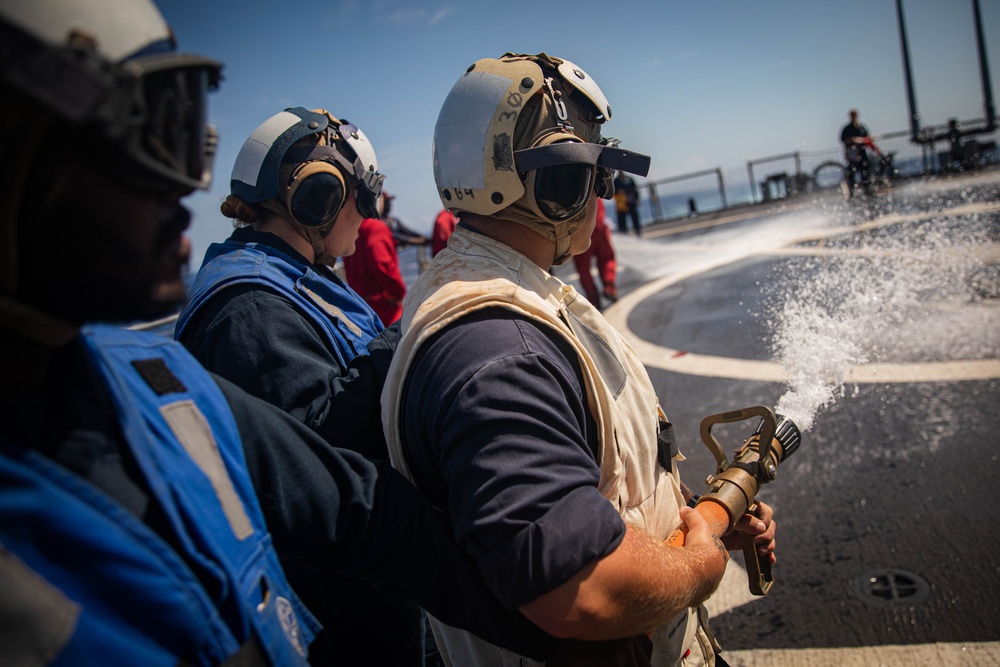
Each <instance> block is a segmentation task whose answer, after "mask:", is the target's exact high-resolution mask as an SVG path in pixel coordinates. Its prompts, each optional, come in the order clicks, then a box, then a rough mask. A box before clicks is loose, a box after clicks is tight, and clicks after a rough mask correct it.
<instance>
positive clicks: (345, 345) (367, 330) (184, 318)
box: [174, 239, 383, 368]
mask: <svg viewBox="0 0 1000 667" xmlns="http://www.w3.org/2000/svg"><path fill="white" fill-rule="evenodd" d="M241 283H243V284H245V283H252V284H256V285H260V286H263V287H268V288H270V289H272V290H274V291H276V292H278V293H279V294H281V295H282V296H284V297H285V298H287V299H288V300H289V301H291V302H292V303H293V304H295V306H296V307H298V308H299V310H301V312H302V313H303V315H304V316H306V317H308V318H309V319H310V320H311V321H312V322H314V323H315V324H316V325H317V326H318V327H319V328H320V329H321V330H322V331H323V332H324V333H325V334H326V335H327V337H328V339H329V343H330V349H331V351H332V352H333V354H334V355H335V356H336V357H337V360H338V362H339V363H340V365H341V367H342V368H346V367H347V364H348V363H349V362H350V361H351V359H353V358H354V357H356V356H357V355H359V354H367V347H366V346H367V345H368V342H369V341H371V339H372V338H374V337H375V336H377V335H378V334H379V332H380V331H382V328H383V327H382V323H381V320H379V318H378V315H376V314H375V311H373V310H372V309H371V307H370V306H369V305H368V304H367V303H365V301H364V300H363V299H362V298H361V297H360V296H358V295H357V294H356V293H355V292H354V291H353V290H352V289H350V288H349V287H347V286H346V285H341V284H338V283H336V282H334V281H333V280H331V279H329V278H327V277H325V276H323V275H320V274H319V273H318V272H317V271H316V270H315V269H313V268H312V267H311V266H309V265H307V264H303V263H302V262H300V261H298V260H296V259H294V258H292V257H289V256H288V255H287V254H285V253H283V252H282V251H280V250H278V249H276V248H273V247H271V246H269V245H267V244H263V243H252V242H251V243H243V242H240V241H235V240H233V239H228V240H227V241H225V242H224V243H213V244H212V245H211V246H209V248H208V252H207V253H206V254H205V261H204V263H203V264H202V266H201V269H200V270H199V271H198V276H197V278H196V279H195V282H194V285H192V287H191V298H190V301H189V302H188V305H187V307H185V309H184V311H183V312H182V313H181V315H180V317H179V318H178V320H177V326H176V328H175V333H174V337H175V338H178V339H180V337H181V335H182V334H183V332H184V329H185V328H186V327H187V326H188V325H189V324H190V323H191V322H192V321H193V320H194V319H195V318H194V316H195V314H196V313H197V312H198V310H199V308H201V307H202V306H203V305H204V304H205V303H207V302H208V300H209V299H210V298H212V297H213V296H214V295H215V294H216V293H218V292H219V291H220V290H222V289H224V288H226V287H229V286H231V285H237V284H241Z"/></svg>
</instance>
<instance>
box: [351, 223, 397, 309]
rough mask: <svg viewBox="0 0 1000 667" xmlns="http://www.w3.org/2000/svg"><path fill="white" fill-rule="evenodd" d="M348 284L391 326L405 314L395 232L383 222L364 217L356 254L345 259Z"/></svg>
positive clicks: (359, 231) (356, 245)
mask: <svg viewBox="0 0 1000 667" xmlns="http://www.w3.org/2000/svg"><path fill="white" fill-rule="evenodd" d="M343 261H344V276H345V277H346V278H347V284H348V285H350V286H351V288H352V289H353V290H354V291H355V292H357V293H358V294H359V295H360V296H361V298H362V299H364V300H365V302H366V303H367V304H368V305H369V306H371V307H372V310H374V311H375V312H376V313H377V314H378V316H379V319H380V320H382V324H384V325H385V326H389V325H390V324H392V323H393V322H395V321H396V320H398V319H399V316H400V315H402V314H403V297H404V296H406V283H405V282H404V281H403V276H402V274H400V272H399V253H397V252H396V242H395V240H394V239H393V236H392V230H390V229H389V226H388V225H387V224H385V222H383V221H382V220H379V219H377V218H365V220H364V221H363V222H362V223H361V227H360V228H359V229H358V240H357V242H356V243H355V250H354V254H353V255H350V256H348V257H344V258H343Z"/></svg>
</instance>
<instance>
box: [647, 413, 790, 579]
mask: <svg viewBox="0 0 1000 667" xmlns="http://www.w3.org/2000/svg"><path fill="white" fill-rule="evenodd" d="M753 417H760V419H761V421H760V424H758V426H757V429H756V430H755V431H754V433H753V435H751V436H750V438H748V439H747V440H746V442H744V443H743V445H742V446H741V447H740V448H739V449H737V450H736V452H735V454H734V455H733V462H732V463H730V462H729V461H728V460H727V459H726V453H725V450H724V449H723V447H722V445H721V444H719V441H718V440H716V439H715V436H714V435H712V427H713V426H716V425H717V424H724V423H732V422H740V421H744V420H747V419H751V418H753ZM701 439H702V440H703V441H704V442H705V446H706V447H708V450H709V451H710V452H712V455H713V456H714V457H715V461H716V464H717V468H716V472H715V474H714V475H709V477H708V479H706V480H705V483H706V484H707V485H708V487H709V490H708V491H707V492H706V493H704V494H703V495H702V496H701V497H700V498H699V499H698V504H697V505H695V510H697V512H698V513H699V514H701V516H702V517H703V518H704V519H705V520H706V521H708V523H709V525H710V526H711V528H712V532H714V533H715V534H716V535H725V534H726V533H728V532H729V531H731V530H732V529H733V526H735V525H736V522H737V521H739V520H740V518H741V517H742V516H743V515H744V514H746V513H747V512H751V513H752V512H753V511H754V510H756V508H757V492H758V491H759V490H760V487H761V486H763V485H764V484H767V483H768V482H771V481H773V480H774V478H775V477H776V476H777V474H778V466H779V465H780V464H781V463H782V461H784V460H785V459H787V458H788V457H789V456H791V455H792V454H794V453H795V451H796V450H798V448H799V445H800V444H801V443H802V435H801V433H800V432H799V428H798V427H797V426H796V425H795V423H794V422H793V421H792V420H791V419H788V418H787V417H784V416H782V415H777V416H776V415H775V414H774V412H773V411H772V410H771V409H770V408H767V407H764V406H762V405H759V406H754V407H750V408H744V409H743V410H733V411H731V412H724V413H722V414H717V415H712V416H710V417H706V418H705V419H704V420H702V422H701ZM686 533H687V530H686V528H678V529H677V530H675V531H674V533H673V534H672V535H671V536H670V537H669V538H668V539H667V544H668V545H670V546H678V547H679V546H682V545H683V544H684V538H685V535H686ZM741 540H742V546H743V556H744V558H745V559H746V565H747V575H748V576H749V584H750V592H751V593H753V594H754V595H767V593H768V591H770V590H771V586H772V585H773V584H774V577H773V576H772V575H771V561H770V560H769V559H766V558H765V559H764V560H761V559H760V558H759V556H758V555H757V549H756V547H755V546H754V538H753V536H752V535H749V534H743V535H742V536H741Z"/></svg>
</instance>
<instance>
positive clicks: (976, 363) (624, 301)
mask: <svg viewBox="0 0 1000 667" xmlns="http://www.w3.org/2000/svg"><path fill="white" fill-rule="evenodd" d="M995 211H1000V203H997V202H980V203H971V204H963V205H961V206H955V207H953V208H950V209H946V210H942V211H933V212H922V213H916V214H912V215H899V214H893V215H888V216H883V217H881V218H877V219H875V220H871V221H868V222H866V223H863V224H860V225H851V226H850V227H847V228H834V229H830V230H826V231H824V232H821V233H818V234H816V233H814V234H811V235H809V236H807V237H801V238H797V239H794V240H792V241H790V242H788V243H787V244H785V245H784V246H783V247H781V248H778V249H775V250H767V251H764V252H760V251H756V250H751V251H748V252H747V253H746V254H744V255H741V256H737V257H731V256H730V257H726V258H725V259H723V260H719V261H716V262H711V261H709V262H706V263H705V264H703V265H701V266H699V267H697V268H694V269H690V270H687V271H682V272H678V273H675V274H671V275H668V276H664V277H663V278H659V279H657V280H653V281H651V282H649V283H646V284H645V285H643V286H642V287H639V288H638V289H636V290H633V291H632V292H630V293H629V294H627V295H626V296H624V297H622V298H621V299H620V300H619V301H618V302H617V303H616V304H614V305H612V306H611V307H610V308H608V309H607V310H606V311H605V313H604V315H605V317H606V318H607V319H608V321H609V322H611V324H612V325H613V326H614V327H615V328H616V329H618V331H620V332H621V333H622V335H623V336H625V338H626V339H627V340H628V342H629V343H630V344H631V345H632V347H633V348H634V349H635V351H636V354H638V355H639V359H640V360H641V361H642V363H643V364H644V365H645V366H647V367H649V368H656V369H660V370H665V371H670V372H674V373H684V374H687V375H698V376H703V377H718V378H731V379H736V380H758V381H765V382H781V383H784V382H787V381H788V375H787V373H786V372H785V370H784V369H783V368H782V367H781V365H780V364H777V363H775V362H773V361H758V360H751V359H739V358H735V357H723V356H716V355H707V354H696V353H692V352H687V351H684V350H677V349H673V348H670V347H666V346H662V345H657V344H655V343H651V342H649V341H647V340H645V339H643V338H642V337H640V336H639V335H637V334H636V333H635V332H634V331H632V330H631V329H630V328H629V326H628V317H629V314H631V312H632V310H633V309H634V308H635V307H636V306H638V305H639V304H641V303H642V302H643V301H645V300H646V299H648V298H649V297H651V296H653V295H654V294H657V293H659V292H660V291H662V290H663V289H665V288H667V287H669V286H670V285H673V284H675V283H678V282H681V281H682V280H686V279H687V278H690V277H692V276H695V275H698V274H701V273H705V272H707V271H711V270H712V269H715V268H718V267H720V266H725V265H727V264H731V263H734V262H737V261H740V260H743V259H746V258H747V257H751V256H754V255H759V254H778V253H780V254H783V255H788V254H795V253H796V252H797V251H798V252H801V254H821V253H836V252H844V253H850V252H857V251H851V250H837V249H831V248H825V249H824V248H816V247H804V248H801V249H798V248H796V247H794V246H795V245H796V244H800V243H805V242H808V241H816V240H821V239H824V238H829V237H832V236H840V235H843V234H845V233H851V232H856V231H861V230H868V229H874V228H876V227H880V226H885V225H891V224H898V223H900V222H907V221H913V220H924V219H929V218H936V217H955V216H960V215H979V214H983V213H992V212H995ZM974 252H975V253H976V254H977V255H980V256H982V257H984V258H989V259H993V258H995V257H997V256H998V255H1000V251H998V250H997V246H996V244H993V245H991V246H989V247H985V248H978V249H976V250H975V251H974ZM993 378H1000V359H976V360H962V361H931V362H915V363H898V364H893V363H872V364H859V365H857V366H854V367H852V368H851V370H850V371H849V372H848V374H847V376H846V377H845V378H844V379H843V381H844V382H846V383H851V384H879V383H893V382H953V381H962V380H988V379H993Z"/></svg>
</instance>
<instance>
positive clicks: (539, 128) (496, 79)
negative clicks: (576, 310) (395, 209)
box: [434, 53, 649, 264]
mask: <svg viewBox="0 0 1000 667" xmlns="http://www.w3.org/2000/svg"><path fill="white" fill-rule="evenodd" d="M610 118H611V106H610V105H609V104H608V100H607V98H606V97H605V96H604V93H603V92H601V89H600V88H599V87H598V85H597V83H596V82H595V81H594V80H593V79H592V78H591V77H590V76H588V75H587V73H586V72H584V71H583V70H582V69H580V68H579V67H577V66H576V65H574V64H573V63H571V62H570V61H568V60H564V59H562V58H556V57H553V56H549V55H547V54H545V53H539V54H537V55H528V54H514V53H506V54H504V55H503V56H501V57H500V58H499V59H496V58H483V59H481V60H477V61H476V62H475V63H474V64H473V65H472V66H471V67H469V69H468V70H466V72H465V74H463V75H462V77H461V78H459V80H458V82H456V83H455V85H454V86H453V87H452V89H451V92H450V93H449V95H448V97H447V99H445V102H444V105H443V106H442V108H441V113H440V114H439V116H438V120H437V126H436V127H435V130H434V182H435V183H436V184H437V187H438V195H439V196H440V197H441V201H442V203H444V206H445V208H448V209H451V210H453V211H459V212H461V211H468V212H471V213H476V214H479V215H484V216H491V217H494V218H499V219H502V220H509V221H511V222H516V223H518V224H521V225H525V226H526V227H529V228H531V229H533V230H534V231H536V232H538V233H539V234H541V235H542V236H544V237H545V238H547V239H550V240H552V241H555V243H556V250H555V256H554V257H553V262H552V263H553V264H562V263H563V262H565V261H566V260H567V259H569V257H570V254H569V245H570V236H571V235H572V234H573V232H575V231H576V230H577V229H579V228H580V226H581V225H583V224H584V222H585V221H586V208H587V200H588V198H589V196H590V192H591V189H595V190H596V191H597V194H598V196H600V197H601V198H602V199H610V198H611V197H612V196H613V195H614V186H613V184H612V183H613V175H614V172H615V171H617V170H622V171H626V172H629V173H633V174H638V175H640V176H645V175H646V174H647V173H648V172H649V156H647V155H641V154H639V153H633V152H631V151H626V150H622V149H620V148H618V143H619V142H618V140H617V139H605V138H603V137H601V132H600V129H601V125H602V124H604V123H605V122H606V121H607V120H608V119H610Z"/></svg>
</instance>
